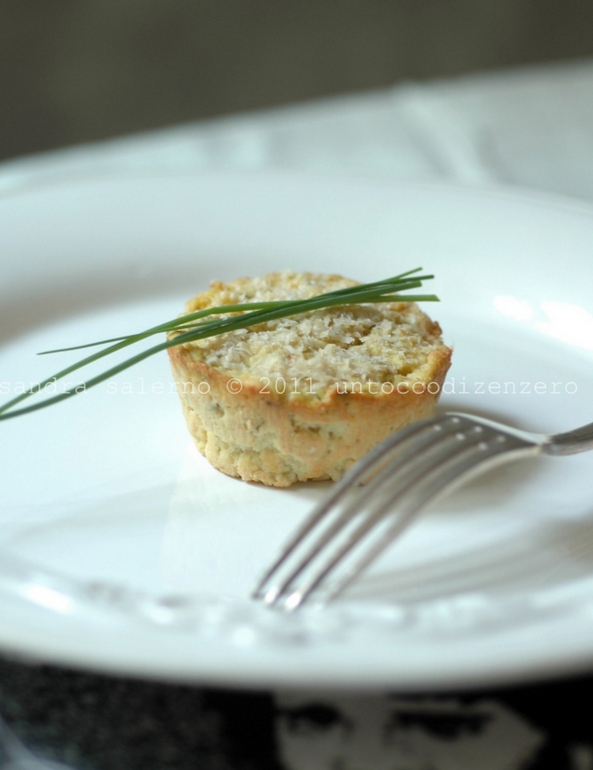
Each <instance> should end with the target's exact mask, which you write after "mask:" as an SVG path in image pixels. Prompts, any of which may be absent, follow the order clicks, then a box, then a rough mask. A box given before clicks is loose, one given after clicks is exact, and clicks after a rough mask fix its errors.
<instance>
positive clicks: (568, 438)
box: [544, 422, 593, 455]
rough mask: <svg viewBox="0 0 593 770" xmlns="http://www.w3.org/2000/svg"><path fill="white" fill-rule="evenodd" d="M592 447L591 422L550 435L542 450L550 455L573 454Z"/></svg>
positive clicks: (592, 432)
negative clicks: (565, 431)
mask: <svg viewBox="0 0 593 770" xmlns="http://www.w3.org/2000/svg"><path fill="white" fill-rule="evenodd" d="M589 449H593V422H590V423H589V424H588V425H583V426H582V427H581V428H576V429H575V430H569V431H568V432H567V433H557V434H556V435H555V436H550V438H549V440H548V442H547V443H546V444H544V451H545V452H546V453H547V454H550V455H573V454H576V453H577V452H586V451H587V450H589Z"/></svg>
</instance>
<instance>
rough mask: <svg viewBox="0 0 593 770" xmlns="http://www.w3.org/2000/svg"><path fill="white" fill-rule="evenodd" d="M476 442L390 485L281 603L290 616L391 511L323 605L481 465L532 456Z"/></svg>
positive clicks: (516, 445) (519, 448)
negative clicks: (393, 512) (391, 517)
mask: <svg viewBox="0 0 593 770" xmlns="http://www.w3.org/2000/svg"><path fill="white" fill-rule="evenodd" d="M476 436H477V437H476V438H475V440H474V441H473V442H471V443H465V444H464V445H463V446H461V445H460V447H459V450H458V451H457V452H455V453H452V454H451V455H450V456H449V457H448V458H447V460H446V461H444V462H442V461H441V460H440V458H438V457H437V458H436V459H435V461H434V462H433V464H432V465H431V467H429V468H428V469H427V468H423V469H422V470H421V472H420V474H417V475H416V476H415V477H414V478H413V479H411V480H410V481H409V482H408V483H407V484H405V485H403V486H402V485H401V484H399V483H397V484H394V485H393V487H392V488H391V489H390V491H389V495H388V497H387V498H386V499H384V500H383V501H382V502H380V503H379V504H378V505H377V506H375V508H374V509H373V511H372V513H371V514H370V515H369V516H368V517H367V518H366V520H365V521H364V522H363V523H362V524H361V525H360V526H359V527H358V529H357V530H356V531H355V532H354V533H352V535H351V537H350V539H349V540H348V542H347V543H345V544H344V545H343V546H342V547H341V548H340V549H339V550H338V551H337V552H336V553H335V554H334V555H333V556H332V558H331V559H330V560H329V561H328V562H327V563H326V564H325V566H324V567H323V569H322V570H321V571H319V572H318V573H317V574H316V576H315V577H314V579H312V580H310V582H309V584H308V585H306V586H305V587H304V588H301V589H298V590H296V591H294V592H292V594H290V595H288V596H287V597H286V607H287V609H289V610H294V609H296V608H297V607H298V606H300V605H301V604H303V603H304V602H305V601H306V600H307V599H308V598H309V597H310V595H311V594H312V593H313V592H314V591H315V590H316V589H317V588H318V587H319V586H320V585H321V583H323V582H324V581H325V580H326V578H327V577H328V576H330V575H331V573H332V572H333V571H334V570H335V569H336V568H337V567H338V566H339V565H340V564H341V563H342V561H343V560H344V559H345V557H346V556H348V554H349V553H350V552H352V551H353V550H354V549H355V548H356V546H357V545H358V544H359V543H361V542H362V540H363V538H364V537H365V536H366V535H368V534H370V533H371V531H372V530H373V528H375V527H376V526H377V525H378V524H379V523H380V522H381V521H382V520H383V519H384V518H385V515H386V513H387V512H388V511H389V509H390V508H392V507H393V506H394V505H397V504H399V506H400V509H399V510H400V516H399V517H398V518H397V520H396V521H395V522H394V523H393V524H392V525H391V526H390V527H389V528H388V529H387V531H386V532H385V533H384V534H383V535H382V536H381V538H380V540H377V542H376V543H375V544H374V545H371V547H370V548H369V549H368V551H367V552H366V553H365V554H364V555H363V556H361V558H360V559H359V560H358V561H357V562H356V563H355V564H354V565H353V566H352V567H351V568H350V569H349V570H348V571H347V572H346V574H345V575H343V576H342V577H341V578H340V579H339V581H338V582H337V583H336V584H335V585H334V587H333V588H332V589H331V591H330V592H329V593H328V594H327V595H326V599H327V600H329V599H333V598H335V597H336V596H338V595H339V594H341V593H342V592H343V591H344V590H345V588H346V587H347V586H348V585H350V583H351V582H352V581H353V580H355V579H356V578H357V577H358V575H360V573H361V572H362V571H363V570H364V569H366V568H367V567H368V566H369V565H370V564H371V563H372V562H373V561H375V560H376V559H377V558H378V557H379V556H380V555H381V554H382V553H383V551H385V549H386V548H387V547H388V546H390V545H391V544H392V543H393V542H394V541H395V540H396V539H397V538H398V537H399V536H400V535H401V534H402V533H403V532H404V531H405V529H406V528H407V527H408V526H409V525H410V524H411V523H412V521H413V520H414V518H415V517H416V515H417V514H418V513H419V512H420V511H421V510H422V509H423V508H425V507H426V506H427V505H429V504H430V503H431V502H434V500H435V499H437V498H438V497H440V496H441V495H443V494H445V493H446V492H449V491H450V490H451V489H452V488H454V487H455V486H457V485H459V484H461V483H463V482H464V481H467V479H468V478H469V477H471V476H472V475H475V474H477V473H479V472H480V470H481V469H483V466H485V465H486V466H488V467H489V468H490V467H492V466H493V465H494V464H496V463H497V462H503V461H507V460H510V459H512V458H514V457H516V456H517V454H518V453H524V454H527V453H534V452H536V451H537V447H533V446H530V445H527V444H525V442H517V441H512V442H511V444H510V445H509V443H508V442H506V441H502V442H501V441H500V440H499V437H498V436H494V437H492V438H489V439H487V440H484V439H483V438H482V437H481V436H480V435H479V434H476ZM476 449H477V451H476ZM484 470H485V468H484ZM406 498H407V499H406Z"/></svg>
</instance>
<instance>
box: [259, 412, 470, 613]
mask: <svg viewBox="0 0 593 770" xmlns="http://www.w3.org/2000/svg"><path fill="white" fill-rule="evenodd" d="M444 422H445V424H443V423H444ZM421 427H422V429H423V431H422V434H421V435H420V437H419V438H418V439H417V440H416V441H414V442H409V441H407V442H403V443H402V441H401V440H400V441H399V442H398V443H400V444H401V446H400V454H399V456H397V466H396V468H395V469H394V468H393V464H392V463H387V464H384V467H383V469H382V470H381V471H380V472H379V473H378V474H377V475H375V476H374V478H373V479H372V481H371V482H370V483H369V484H368V486H366V487H364V488H363V489H359V490H358V492H356V493H353V495H354V496H353V498H352V500H351V501H350V503H349V504H347V505H346V506H345V508H344V509H343V511H342V512H341V514H339V515H338V516H337V518H336V519H335V521H334V522H333V524H332V525H331V526H329V527H328V528H326V530H325V531H324V532H322V534H321V535H320V536H319V537H318V538H317V539H316V540H315V542H314V543H313V544H312V545H311V546H310V547H309V548H308V550H307V551H306V552H305V553H304V554H303V555H302V557H301V558H300V559H299V562H298V564H297V565H296V567H295V568H294V569H293V570H292V571H291V572H290V573H289V574H288V575H287V576H286V577H285V578H284V580H283V581H281V582H280V583H279V584H278V583H277V584H275V585H273V586H272V587H271V588H270V589H269V590H268V591H267V592H265V594H264V601H265V602H266V603H267V604H269V605H272V604H275V603H278V602H279V601H280V600H281V599H282V598H283V597H284V596H286V595H287V593H288V592H289V590H290V588H291V586H292V585H294V583H295V581H296V580H297V578H298V577H299V576H300V575H301V574H302V573H303V571H304V570H306V569H307V567H308V566H309V565H310V564H311V563H312V561H313V560H314V559H315V558H316V556H318V554H320V553H321V552H322V550H323V549H324V548H325V546H327V545H328V544H329V543H330V542H331V541H332V540H333V539H334V538H336V536H337V535H339V534H340V533H341V531H342V530H344V529H345V528H346V527H347V526H348V524H349V523H350V522H351V521H352V520H353V519H355V518H356V516H357V515H359V514H360V513H361V510H362V505H361V501H362V503H364V501H365V500H372V499H373V498H374V497H376V496H378V494H379V493H380V492H381V491H382V490H383V489H384V488H386V489H387V490H388V492H389V493H390V494H391V495H393V494H394V493H393V492H392V491H391V490H392V489H393V488H394V486H395V490H396V492H399V490H400V488H401V489H402V490H405V489H406V487H407V486H409V485H410V484H412V483H413V482H415V481H416V479H417V478H421V477H422V476H423V474H424V473H426V470H427V468H430V467H432V466H433V465H438V464H440V463H441V462H442V461H443V457H444V456H446V455H447V454H448V452H449V450H450V447H451V445H453V446H454V445H455V444H459V438H465V436H464V434H462V433H460V429H459V428H460V420H459V419H458V418H457V417H452V418H448V419H447V420H446V421H445V420H437V421H428V422H425V423H424V425H422V426H421ZM427 429H428V430H427ZM470 429H471V430H472V431H473V432H474V443H475V442H476V441H478V440H479V439H480V437H481V432H482V430H483V429H482V428H481V427H480V426H475V425H473V424H471V425H470ZM418 432H419V431H416V433H418ZM394 443H395V442H394ZM466 445H467V444H465V445H464V446H466ZM419 450H422V451H419ZM378 456H379V457H380V459H381V460H382V462H383V458H381V455H378ZM390 459H391V458H390ZM418 466H419V467H418ZM342 497H344V496H343V495H333V496H332V498H331V500H329V501H328V502H327V503H326V504H325V505H324V506H323V510H324V512H325V513H329V510H330V509H331V508H333V507H335V505H334V504H335V503H336V498H338V502H341V501H342ZM383 497H385V495H383ZM388 506H389V501H388V502H387V506H386V507H388ZM372 511H373V513H371V514H369V515H368V516H367V517H366V519H365V521H364V522H363V523H362V524H361V525H360V526H359V527H358V529H356V531H355V534H353V535H351V537H350V539H349V540H348V541H347V545H348V544H350V545H349V546H348V548H347V549H346V550H350V548H351V547H354V545H355V544H356V542H357V541H358V540H359V539H360V537H362V536H363V534H364V533H365V532H366V531H367V530H368V529H370V527H371V526H372V525H373V523H374V522H375V521H376V520H378V519H379V518H381V517H382V515H383V513H384V512H385V511H384V510H383V509H382V508H381V509H380V512H379V513H378V514H376V513H375V512H376V511H377V508H376V506H375V508H373V509H372ZM314 515H315V514H314ZM317 521H318V520H317ZM293 550H294V549H293ZM340 553H341V551H340ZM290 555H292V553H291V554H287V553H285V554H284V559H283V560H286V559H287V558H288V557H289V556H290ZM322 572H323V571H322ZM324 574H325V573H324V572H323V575H324ZM323 575H322V576H323ZM297 593H298V591H297V592H293V594H294V595H296V594H297ZM299 603H300V602H299Z"/></svg>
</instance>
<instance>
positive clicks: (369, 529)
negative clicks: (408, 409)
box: [252, 412, 593, 611]
mask: <svg viewBox="0 0 593 770" xmlns="http://www.w3.org/2000/svg"><path fill="white" fill-rule="evenodd" d="M588 449H593V423H590V424H589V425H585V426H583V427H581V428H577V429H576V430H572V431H569V432H568V433H560V434H557V435H553V436H545V435H540V434H536V433H528V432H526V431H522V430H517V429H515V428H511V427H508V426H506V425H501V424H499V423H496V422H492V421H490V420H485V419H482V418H481V417H474V416H471V415H467V414H461V413H456V412H448V413H445V414H442V415H439V416H437V417H433V418H430V419H428V420H423V421H421V422H417V423H414V424H413V425H410V426H408V427H407V428H404V429H403V430H400V431H398V432H397V433H395V434H394V435H393V436H390V437H389V438H388V439H387V440H385V441H384V442H383V443H382V444H380V445H379V446H377V447H376V448H375V449H374V450H373V451H371V452H370V453H369V454H368V455H366V456H365V457H364V458H363V459H362V460H360V461H359V462H358V463H357V464H356V465H355V466H354V467H353V468H352V469H351V470H350V471H349V472H348V473H347V474H346V475H345V476H344V477H343V478H342V479H341V480H340V481H339V482H338V483H337V484H336V485H335V487H334V489H333V490H332V492H331V493H330V494H329V495H328V497H327V498H326V499H325V500H323V501H322V502H321V503H320V504H319V505H318V506H317V507H316V508H315V509H314V510H313V511H312V513H311V514H310V516H309V518H308V519H307V520H306V521H305V522H304V524H303V525H302V526H301V527H300V528H299V529H298V530H297V531H296V532H295V534H294V535H293V537H292V538H291V539H290V541H289V542H288V543H287V544H286V546H285V547H284V549H283V550H282V551H281V553H280V554H279V556H278V557H277V558H276V559H275V561H274V562H273V563H272V565H271V566H270V567H269V569H267V570H266V572H265V574H264V576H263V577H262V579H261V580H260V582H259V583H258V584H257V586H256V588H255V590H254V591H253V594H252V596H253V598H256V599H260V600H262V601H263V602H264V603H265V604H267V605H269V606H281V607H283V608H284V609H285V610H288V611H293V610H295V609H297V608H298V607H300V606H301V605H302V604H303V603H304V602H306V601H308V600H310V599H311V598H312V597H317V598H318V600H319V601H321V602H322V603H323V602H326V601H329V600H330V599H334V598H335V597H336V596H338V595H339V594H341V593H342V591H343V590H344V589H345V588H346V587H347V586H348V585H350V583H352V582H353V581H354V580H355V579H356V578H357V577H358V576H359V575H360V574H361V572H362V571H363V570H364V569H366V568H367V567H368V566H369V565H370V564H371V563H372V562H373V561H375V559H377V558H378V556H379V555H380V554H381V553H383V551H384V550H385V549H386V548H387V547H388V546H389V545H391V544H392V543H393V542H394V540H396V538H397V537H399V536H400V535H401V534H402V532H403V531H404V529H405V528H406V527H408V526H409V525H410V524H411V523H412V521H413V520H414V518H415V517H416V516H417V515H418V514H419V513H420V511H422V510H423V509H424V508H425V507H426V506H427V505H429V504H430V503H432V502H433V501H434V500H436V499H437V498H439V497H441V496H442V495H444V494H445V493H446V492H449V491H450V490H451V489H453V488H455V487H457V486H459V485H460V484H462V483H463V482H465V481H467V480H468V479H470V478H472V477H474V476H476V475H479V474H481V473H483V472H484V471H486V470H489V469H490V468H492V467H494V466H496V465H498V464H501V463H504V462H509V461H511V460H515V459H518V458H521V457H527V456H530V455H538V454H542V453H543V454H549V455H569V454H575V453H576V452H585V451H587V450H588Z"/></svg>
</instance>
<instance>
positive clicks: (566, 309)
mask: <svg viewBox="0 0 593 770" xmlns="http://www.w3.org/2000/svg"><path fill="white" fill-rule="evenodd" d="M0 254H1V255H2V256H1V260H2V281H1V285H0V299H1V304H0V337H1V348H0V391H4V392H5V391H7V390H8V391H10V392H15V391H16V390H18V388H19V387H21V386H20V385H19V383H23V382H26V383H29V382H30V381H36V380H37V379H39V378H41V377H43V376H45V375H47V374H50V373H51V372H52V371H54V370H56V369H58V368H60V367H61V366H62V365H64V364H65V363H67V362H70V361H71V360H72V358H71V356H68V355H59V356H55V357H54V358H53V359H52V358H48V357H42V358H38V357H35V353H36V352H37V351H39V350H43V349H47V348H48V347H56V346H63V345H68V344H76V343H79V342H86V341H89V340H93V339H96V338H103V337H110V336H115V335H118V334H120V333H127V332H130V331H134V330H136V329H142V328H145V327H147V326H150V325H152V324H154V323H156V322H159V321H161V320H164V319H167V318H170V317H173V316H175V315H176V314H177V313H178V312H179V311H180V309H181V307H182V303H183V301H184V300H185V299H186V298H188V297H190V296H191V295H193V294H195V293H196V292H197V291H199V290H201V289H203V288H204V287H205V286H206V285H207V283H208V282H209V281H210V279H213V278H222V279H230V278H233V277H237V276H239V275H245V274H251V275H253V274H260V273H264V272H266V271H269V270H277V269H282V268H286V267H292V268H296V269H313V270H319V271H323V272H326V271H327V272H333V271H338V272H341V273H344V274H346V275H350V276H352V277H356V278H358V279H361V280H372V279H377V278H381V277H385V276H388V275H392V274H395V273H397V272H400V271H403V270H406V269H409V268H413V267H416V266H420V265H422V266H423V267H424V268H425V269H426V270H429V271H431V272H434V273H435V274H436V276H437V280H436V281H435V282H434V283H435V285H434V289H435V290H436V291H437V292H438V294H439V295H440V297H441V299H442V302H441V304H440V305H431V306H430V307H428V310H429V312H430V313H431V314H432V315H434V316H435V317H436V318H438V319H439V321H440V322H441V324H442V326H443V328H444V331H445V337H446V339H447V340H448V341H449V342H450V343H452V344H453V345H454V346H455V353H454V364H453V367H452V370H451V373H450V377H449V380H448V385H447V387H446V390H447V391H448V392H447V393H446V394H445V395H444V396H443V399H442V406H443V407H445V408H454V409H457V410H463V411H475V412H478V413H480V414H485V415H490V416H495V417H499V418H501V419H503V420H506V421H509V422H511V423H517V424H520V425H522V426H524V427H525V428H529V429H534V430H539V431H543V432H554V431H562V430H568V429H570V428H573V427H576V426H577V425H579V424H582V423H586V422H588V421H590V420H591V419H593V409H592V407H591V403H592V399H591V395H592V393H593V367H592V363H593V315H592V313H593V300H592V298H591V287H592V286H593V212H592V211H591V209H589V208H587V207H586V206H585V205H583V206H580V207H579V206H578V205H576V204H575V205H574V206H573V205H572V204H569V203H563V202H562V201H557V200H555V199H551V198H547V197H538V196H521V195H520V194H516V195H513V194H502V193H498V192H491V193H488V192H484V193H479V192H476V191H468V190H463V189H454V188H446V187H426V186H420V185H418V186H414V185H407V186H402V185H396V184H391V183H385V182H373V181H347V180H342V179H341V180H328V179H323V178H307V177H291V176H284V175H279V176H256V175H253V176H233V175H218V176H208V175H202V176H163V177H155V176H152V177H145V178H126V179H96V180H91V181H83V182H76V183H65V184H62V185H57V186H54V187H44V188H39V189H37V190H33V191H27V192H24V193H21V194H19V195H15V196H12V197H9V198H4V199H3V200H2V201H1V202H0ZM170 382H171V377H170V374H169V371H168V363H167V360H166V355H161V356H158V357H156V358H153V359H149V360H147V361H146V362H144V363H143V364H141V365H140V366H138V367H137V368H136V369H133V370H129V371H127V372H125V373H123V374H121V375H119V377H118V378H117V379H116V380H114V381H113V382H111V383H109V384H108V385H103V386H99V387H98V388H96V389H95V390H93V391H89V392H88V393H86V394H84V395H82V396H79V397H77V398H75V399H71V400H70V401H67V402H65V403H63V404H59V405H57V406H53V407H51V408H50V409H48V410H42V411H39V412H35V413H33V414H30V415H27V416H25V417H21V418H18V419H14V420H10V421H7V422H4V423H2V424H1V425H0V431H1V434H2V441H1V443H0V468H1V473H2V484H1V488H0V517H1V519H0V520H1V530H0V532H1V541H2V542H1V545H2V546H3V547H4V549H5V553H6V552H10V553H11V554H12V555H13V556H15V557H18V558H23V559H27V560H28V561H29V562H31V563H33V564H36V565H39V566H40V567H43V568H44V569H45V570H48V571H50V572H55V573H59V574H61V575H63V576H66V577H70V578H74V579H75V580H76V581H81V583H80V584H81V585H82V584H84V583H88V581H93V580H99V581H107V582H109V583H115V584H121V585H125V586H128V587H129V588H132V589H139V590H140V591H141V592H143V594H142V595H146V594H149V595H154V596H159V595H163V594H189V595H191V596H193V599H192V602H193V603H192V604H190V605H189V608H190V611H189V616H188V622H187V624H183V623H181V624H179V623H176V624H174V626H173V627H167V626H166V625H165V626H164V627H159V626H158V624H156V623H151V622H149V621H147V620H145V619H142V618H138V617H135V616H133V615H130V614H126V613H125V612H120V611H118V610H117V609H109V608H107V609H101V607H100V606H97V607H93V606H86V605H85V604H84V603H81V602H80V601H78V600H77V599H76V596H74V597H73V600H71V599H72V597H70V599H69V598H68V596H65V595H64V594H63V593H60V591H59V590H58V591H52V590H51V586H49V587H48V586H47V585H46V586H45V588H43V586H42V587H41V589H40V588H39V586H37V588H35V586H33V587H32V588H31V590H30V591H29V599H30V600H32V601H27V600H25V599H24V598H17V597H16V596H15V595H13V594H11V593H10V591H9V590H5V591H3V592H0V617H2V623H1V624H0V647H1V648H2V650H4V651H6V652H10V651H18V652H19V653H21V654H23V655H27V656H32V657H34V658H36V659H40V660H43V661H54V662H59V663H64V664H67V665H73V666H81V667H85V668H89V669H94V670H104V671H111V672H118V673H123V674H130V675H140V676H145V677H154V678H161V679H175V680H183V681H195V682H202V683H211V684H232V685H235V686H250V687H253V686H255V687H259V686H289V685H298V686H305V685H307V686H322V687H328V686H331V687H343V688H344V687H363V688H381V689H386V688H398V689H416V690H418V689H427V688H428V689H435V688H444V687H454V686H466V685H470V684H473V685H476V684H480V683H486V682H501V681H510V680H519V679H524V678H528V677H535V676H540V675H550V674H559V673H561V672H565V671H573V670H578V669H582V668H586V667H590V666H591V663H593V641H592V639H593V487H592V486H591V476H592V474H593V455H586V454H585V455H580V456H575V457H572V458H566V459H556V460H553V459H542V460H537V461H531V462H524V463H523V464H521V465H520V466H515V467H513V468H506V469H501V470H499V471H497V472H496V473H495V474H493V475H490V476H488V477H487V478H484V479H482V480H479V481H476V482H475V483H473V484H472V485H471V486H469V487H466V488H465V489H463V490H460V491H459V492H458V493H457V494H455V495H454V496H452V497H450V498H449V499H448V500H446V501H445V502H443V503H442V504H441V505H440V506H439V507H437V508H434V509H432V510H431V511H429V512H427V513H426V514H425V515H424V516H423V517H422V519H421V520H420V521H419V522H418V523H417V525H415V527H414V528H412V530H410V531H409V533H408V534H407V535H406V536H405V537H404V538H403V539H402V540H401V542H400V543H399V544H398V545H397V547H396V548H394V549H392V550H391V551H390V552H389V554H388V555H387V556H386V557H385V558H384V559H383V560H382V562H381V563H380V564H378V565H376V567H375V568H374V570H373V571H372V572H371V573H370V574H369V575H368V576H367V577H366V578H365V579H364V580H362V581H361V583H360V584H359V586H358V587H357V588H356V590H354V591H353V592H352V594H351V595H350V597H349V598H348V599H347V600H346V599H345V600H344V601H342V602H341V603H340V604H336V605H335V606H334V607H331V608H329V609H327V610H326V611H324V612H322V613H317V612H314V611H311V612H309V613H304V614H303V615H302V616H298V617H295V618H286V617H283V616H277V615H276V614H273V613H269V612H266V611H263V610H261V609H260V608H258V607H255V606H253V604H252V603H250V602H249V600H248V599H247V598H246V597H247V594H248V590H249V588H250V587H251V585H252V584H253V582H254V580H255V578H256V576H257V575H258V574H259V572H260V570H261V568H262V567H263V566H264V565H265V564H266V563H267V562H268V560H269V559H270V557H271V556H272V554H273V553H274V552H275V550H276V549H277V547H278V545H279V544H280V543H281V542H282V540H283V539H284V538H285V536H286V535H287V534H288V533H289V532H290V531H291V530H292V529H293V527H294V526H295V523H296V522H297V521H298V520H300V519H301V518H302V517H303V516H305V515H306V513H307V511H308V509H309V508H310V506H311V504H312V503H313V502H314V500H316V499H318V498H319V496H320V494H321V493H322V492H323V491H324V489H325V488H326V485H318V486H316V485H302V486H300V487H299V488H296V489H292V490H288V491H287V490H273V489H266V488H262V487H259V486H256V485H248V484H245V483H242V482H239V481H236V480H234V479H230V478H227V477H225V476H223V475H221V474H219V473H218V472H216V471H214V470H213V469H212V468H210V467H209V466H208V464H207V463H206V462H205V461H204V460H203V459H202V458H201V457H200V456H198V454H197V453H196V451H195V450H194V449H193V448H192V446H191V442H190V440H189V438H188V436H187V434H186V429H185V426H184V424H183V421H182V418H181V414H180V408H179V405H178V402H177V396H176V395H175V394H174V392H173V389H172V388H171V387H170ZM513 388H514V389H515V391H516V392H515V393H514V394H513V393H512V392H511V391H512V390H513ZM159 389H162V391H163V392H159ZM128 391H131V392H128ZM499 391H500V392H499ZM7 397H8V396H7V395H6V394H4V395H2V400H3V401H4V400H6V399H7ZM35 591H37V593H35ZM40 592H41V593H40ZM25 593H26V592H25ZM124 598H126V596H125V595H124ZM128 598H129V597H128ZM153 609H154V608H153ZM175 617H177V616H175Z"/></svg>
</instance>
